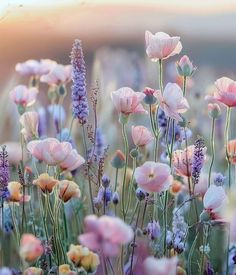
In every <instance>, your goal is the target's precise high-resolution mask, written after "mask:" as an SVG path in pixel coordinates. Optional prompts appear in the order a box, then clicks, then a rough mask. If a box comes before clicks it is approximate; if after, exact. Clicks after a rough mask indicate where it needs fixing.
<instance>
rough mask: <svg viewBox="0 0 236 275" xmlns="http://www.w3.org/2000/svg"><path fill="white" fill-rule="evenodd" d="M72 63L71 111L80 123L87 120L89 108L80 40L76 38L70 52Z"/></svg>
mask: <svg viewBox="0 0 236 275" xmlns="http://www.w3.org/2000/svg"><path fill="white" fill-rule="evenodd" d="M71 65H72V82H73V85H72V86H71V90H72V96H71V99H72V112H73V116H74V117H75V118H77V119H78V120H79V123H81V124H82V125H83V124H85V123H86V122H87V120H88V114H89V108H88V100H87V91H86V78H85V75H86V69H85V62H84V55H83V51H82V45H81V41H80V40H78V39H76V40H75V42H74V44H73V47H72V52H71Z"/></svg>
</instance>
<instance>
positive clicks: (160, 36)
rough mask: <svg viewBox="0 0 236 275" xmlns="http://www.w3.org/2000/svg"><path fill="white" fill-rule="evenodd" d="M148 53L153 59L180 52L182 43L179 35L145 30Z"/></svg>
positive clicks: (164, 57)
mask: <svg viewBox="0 0 236 275" xmlns="http://www.w3.org/2000/svg"><path fill="white" fill-rule="evenodd" d="M145 40H146V53H147V55H148V57H149V58H150V59H151V60H152V61H157V60H159V59H166V58H168V57H170V56H173V55H176V54H179V53H180V52H181V50H182V44H181V42H180V41H179V40H180V37H178V36H173V37H171V36H169V34H167V33H164V32H157V33H155V34H154V35H153V34H152V33H151V32H150V31H146V32H145Z"/></svg>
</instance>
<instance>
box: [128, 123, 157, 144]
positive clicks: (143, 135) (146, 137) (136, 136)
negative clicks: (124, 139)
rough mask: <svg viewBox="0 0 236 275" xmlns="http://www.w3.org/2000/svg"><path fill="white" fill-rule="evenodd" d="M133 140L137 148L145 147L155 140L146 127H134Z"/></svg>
mask: <svg viewBox="0 0 236 275" xmlns="http://www.w3.org/2000/svg"><path fill="white" fill-rule="evenodd" d="M132 139H133V142H134V144H135V145H136V146H140V147H141V146H145V145H147V144H148V143H149V142H151V141H152V140H153V136H152V134H151V132H150V131H149V130H148V129H147V128H146V127H144V126H132Z"/></svg>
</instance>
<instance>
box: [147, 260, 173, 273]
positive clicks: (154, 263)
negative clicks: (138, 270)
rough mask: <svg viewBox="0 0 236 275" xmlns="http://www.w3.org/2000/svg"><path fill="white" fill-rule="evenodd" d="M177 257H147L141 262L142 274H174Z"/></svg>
mask: <svg viewBox="0 0 236 275" xmlns="http://www.w3.org/2000/svg"><path fill="white" fill-rule="evenodd" d="M177 263H178V260H177V257H173V258H161V259H157V258H154V257H152V256H150V257H147V258H146V259H145V261H144V262H143V266H144V271H145V272H144V275H154V274H155V275H167V274H168V275H176V269H177Z"/></svg>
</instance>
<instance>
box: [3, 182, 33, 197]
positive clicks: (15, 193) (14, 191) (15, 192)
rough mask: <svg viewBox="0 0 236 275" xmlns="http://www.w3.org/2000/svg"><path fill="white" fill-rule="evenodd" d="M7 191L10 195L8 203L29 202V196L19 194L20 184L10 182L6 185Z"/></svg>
mask: <svg viewBox="0 0 236 275" xmlns="http://www.w3.org/2000/svg"><path fill="white" fill-rule="evenodd" d="M7 189H8V191H9V193H10V197H9V201H11V202H22V201H29V200H30V196H28V195H25V196H23V194H22V193H21V190H22V184H20V183H19V182H17V181H11V182H9V183H8V186H7Z"/></svg>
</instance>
